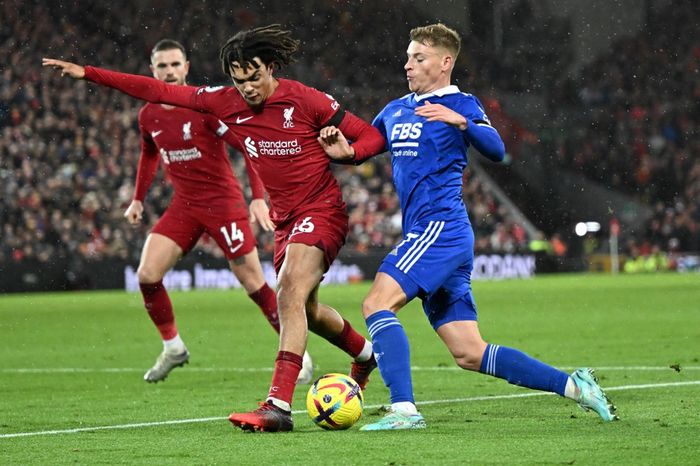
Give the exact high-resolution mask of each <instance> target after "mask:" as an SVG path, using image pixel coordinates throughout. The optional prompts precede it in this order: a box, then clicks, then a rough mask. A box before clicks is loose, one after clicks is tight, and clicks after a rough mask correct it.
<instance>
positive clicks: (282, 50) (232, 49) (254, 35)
mask: <svg viewBox="0 0 700 466" xmlns="http://www.w3.org/2000/svg"><path fill="white" fill-rule="evenodd" d="M298 48H299V41H298V40H296V39H293V38H292V36H291V32H290V31H285V30H284V29H282V27H281V26H280V25H279V24H271V25H269V26H262V27H257V28H253V29H247V30H245V31H240V32H238V33H236V35H234V36H233V37H231V38H230V39H229V40H227V41H226V43H225V44H224V46H223V47H221V52H220V53H219V58H221V66H222V67H223V69H224V73H225V74H226V75H228V76H230V75H231V64H232V63H234V62H236V63H238V64H239V65H241V67H243V68H248V67H249V66H252V67H254V68H257V67H258V65H257V63H255V62H254V61H253V59H254V58H255V57H258V58H259V59H260V61H261V62H263V63H264V64H265V65H272V66H275V67H277V68H282V67H283V66H284V65H288V64H289V63H291V62H293V61H294V58H293V57H292V55H293V54H294V52H296V51H297V49H298Z"/></svg>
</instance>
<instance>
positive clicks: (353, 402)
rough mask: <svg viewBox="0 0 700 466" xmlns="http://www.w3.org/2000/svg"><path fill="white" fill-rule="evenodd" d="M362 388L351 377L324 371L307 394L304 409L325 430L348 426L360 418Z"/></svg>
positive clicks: (362, 402) (362, 403)
mask: <svg viewBox="0 0 700 466" xmlns="http://www.w3.org/2000/svg"><path fill="white" fill-rule="evenodd" d="M363 405H364V401H363V398H362V389H361V388H360V386H359V385H358V384H357V382H355V381H354V380H353V379H352V378H351V377H350V376H347V375H345V374H326V375H324V376H322V377H321V378H319V379H318V380H317V381H316V382H314V383H313V385H311V388H310V389H309V393H307V394H306V411H307V412H308V413H309V417H310V418H311V420H312V421H314V422H315V423H316V425H317V426H319V427H322V428H324V429H327V430H343V429H347V428H349V427H350V426H352V425H353V424H355V423H356V422H357V420H358V419H360V416H362V408H363Z"/></svg>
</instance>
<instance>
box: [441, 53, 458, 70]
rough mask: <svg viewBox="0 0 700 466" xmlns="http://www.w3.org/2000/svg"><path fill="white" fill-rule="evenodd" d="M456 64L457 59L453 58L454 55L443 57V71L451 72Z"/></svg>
mask: <svg viewBox="0 0 700 466" xmlns="http://www.w3.org/2000/svg"><path fill="white" fill-rule="evenodd" d="M454 64H455V59H454V57H452V55H445V56H444V57H442V70H443V71H450V70H451V69H452V68H453V67H454Z"/></svg>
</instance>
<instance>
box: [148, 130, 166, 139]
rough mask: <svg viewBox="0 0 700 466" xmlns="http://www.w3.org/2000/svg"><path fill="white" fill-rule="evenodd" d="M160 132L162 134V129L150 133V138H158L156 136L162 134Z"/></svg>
mask: <svg viewBox="0 0 700 466" xmlns="http://www.w3.org/2000/svg"><path fill="white" fill-rule="evenodd" d="M162 132H163V130H162V129H161V130H160V131H151V137H152V138H155V137H156V136H158V135H159V134H160V133H162Z"/></svg>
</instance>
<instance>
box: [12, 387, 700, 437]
mask: <svg viewBox="0 0 700 466" xmlns="http://www.w3.org/2000/svg"><path fill="white" fill-rule="evenodd" d="M688 385H700V380H690V381H687V382H668V383H649V384H638V385H621V386H618V387H607V388H606V389H605V391H607V392H614V391H622V390H643V389H646V388H664V387H683V386H688ZM547 395H554V393H549V392H530V393H516V394H510V395H491V396H472V397H469V398H453V399H450V400H428V401H419V402H417V403H416V404H417V405H435V404H444V403H464V402H470V401H491V400H507V399H513V398H529V397H534V396H547ZM381 406H383V405H369V406H365V408H367V409H375V408H380V407H381ZM305 412H306V411H304V410H296V411H292V413H293V414H302V413H305ZM225 419H228V418H227V417H201V418H193V419H175V420H172V421H153V422H139V423H135V424H119V425H114V426H95V427H80V428H76V429H64V430H43V431H38V432H17V433H13V434H0V439H3V438H15V437H33V436H38V435H60V434H76V433H80V432H93V431H96V430H117V429H132V428H139V427H155V426H166V425H173V424H194V423H198V422H211V421H223V420H225Z"/></svg>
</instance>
